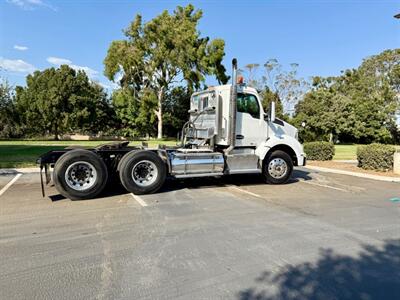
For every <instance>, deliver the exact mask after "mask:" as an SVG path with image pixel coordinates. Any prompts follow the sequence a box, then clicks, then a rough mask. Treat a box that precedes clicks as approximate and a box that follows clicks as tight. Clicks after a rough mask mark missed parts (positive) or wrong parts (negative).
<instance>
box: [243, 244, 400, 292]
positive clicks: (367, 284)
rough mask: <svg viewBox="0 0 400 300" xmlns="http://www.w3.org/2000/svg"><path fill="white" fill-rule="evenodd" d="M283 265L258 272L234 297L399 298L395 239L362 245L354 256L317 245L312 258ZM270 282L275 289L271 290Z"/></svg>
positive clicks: (399, 263)
mask: <svg viewBox="0 0 400 300" xmlns="http://www.w3.org/2000/svg"><path fill="white" fill-rule="evenodd" d="M284 269H285V270H283V271H281V272H279V273H278V274H276V273H274V274H271V273H270V272H268V271H266V272H264V273H262V274H261V275H260V276H259V277H258V278H256V279H255V285H254V286H253V287H250V288H248V289H245V290H243V291H240V292H239V294H238V299H240V300H273V299H274V300H275V299H288V300H291V299H296V300H305V299H307V300H317V299H349V300H350V299H368V300H375V299H376V300H377V299H400V240H399V239H397V240H394V239H393V240H386V241H385V243H384V245H383V246H382V247H377V246H371V245H363V247H362V250H361V251H360V253H359V255H358V256H357V257H352V256H347V255H341V254H335V253H334V251H333V250H332V249H321V250H320V257H319V258H318V260H317V261H316V262H306V263H301V264H298V265H288V266H286V267H285V268H284ZM271 286H274V287H276V288H277V290H275V289H273V290H274V292H271V290H272V289H271Z"/></svg>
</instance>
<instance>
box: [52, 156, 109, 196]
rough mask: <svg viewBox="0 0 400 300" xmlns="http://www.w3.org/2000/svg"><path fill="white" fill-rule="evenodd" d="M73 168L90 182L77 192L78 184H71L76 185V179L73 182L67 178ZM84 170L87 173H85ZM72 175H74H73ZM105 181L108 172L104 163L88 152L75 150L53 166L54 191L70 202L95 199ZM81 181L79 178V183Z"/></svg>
mask: <svg viewBox="0 0 400 300" xmlns="http://www.w3.org/2000/svg"><path fill="white" fill-rule="evenodd" d="M78 162H83V164H80V163H78ZM74 166H75V167H74ZM92 167H93V170H94V171H93V170H92ZM74 168H75V169H77V170H78V171H77V172H81V173H82V172H84V174H83V176H84V178H87V179H88V180H90V185H88V187H87V188H84V187H81V188H83V189H82V190H77V188H79V186H80V184H76V185H74V184H73V183H76V182H77V180H78V179H77V180H74V179H73V178H71V176H68V174H69V175H71V172H74ZM85 168H86V169H85ZM85 170H86V171H87V172H86V173H85ZM94 172H95V173H94ZM73 174H74V175H75V173H73ZM66 175H67V176H66ZM81 175H82V174H81ZM77 176H78V175H77ZM85 176H86V177H85ZM66 177H68V178H69V179H67V178H66ZM107 179H108V172H107V167H106V165H105V163H104V161H103V160H102V159H101V158H100V157H98V156H97V155H96V154H95V153H93V152H91V151H89V150H84V149H76V150H71V151H68V152H66V153H64V154H63V155H62V156H61V157H60V158H59V159H58V160H57V162H56V164H55V166H54V173H53V180H54V184H55V186H56V189H57V190H58V192H59V193H60V194H61V195H63V196H64V197H66V198H69V199H71V200H80V199H91V198H94V197H96V196H97V195H98V194H99V193H100V192H101V191H102V190H103V189H104V187H105V185H106V183H107ZM82 180H83V179H82V176H81V181H82ZM84 184H86V183H84ZM71 186H73V187H74V188H72V187H71Z"/></svg>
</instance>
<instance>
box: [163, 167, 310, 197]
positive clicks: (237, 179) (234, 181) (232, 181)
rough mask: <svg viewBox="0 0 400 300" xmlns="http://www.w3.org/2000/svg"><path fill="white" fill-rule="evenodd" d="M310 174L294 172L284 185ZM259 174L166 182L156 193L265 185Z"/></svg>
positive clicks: (299, 171)
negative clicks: (186, 189) (187, 189)
mask: <svg viewBox="0 0 400 300" xmlns="http://www.w3.org/2000/svg"><path fill="white" fill-rule="evenodd" d="M309 174H310V172H307V171H305V170H298V169H296V170H294V171H293V174H292V177H291V178H290V179H289V181H288V182H287V183H285V184H293V183H296V182H299V181H300V180H305V181H307V180H311V179H312V177H311V176H309ZM265 184H266V183H265V182H264V181H263V178H262V176H261V175H260V174H240V175H239V174H236V175H229V176H222V177H217V178H215V177H197V178H187V179H173V180H167V181H166V183H165V184H164V186H163V187H162V188H161V189H160V191H159V192H158V193H163V192H171V191H177V190H181V189H185V188H190V189H196V188H202V189H204V188H214V187H223V186H227V185H228V186H229V185H237V186H247V185H265Z"/></svg>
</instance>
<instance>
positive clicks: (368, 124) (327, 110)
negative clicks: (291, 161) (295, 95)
mask: <svg viewBox="0 0 400 300" xmlns="http://www.w3.org/2000/svg"><path fill="white" fill-rule="evenodd" d="M399 66H400V50H399V49H395V50H386V51H384V52H383V53H381V54H379V55H375V56H372V57H369V58H367V59H365V60H364V61H363V63H362V64H361V66H360V67H359V68H357V69H353V70H346V71H345V72H343V74H342V75H341V76H337V77H327V78H321V77H315V78H314V79H313V87H312V89H311V91H310V92H309V93H307V94H306V95H305V97H304V100H303V101H301V102H299V103H298V105H297V106H296V114H295V118H294V122H295V123H296V125H299V124H300V123H301V122H303V121H306V123H307V130H304V131H303V133H302V135H303V136H302V138H304V139H306V140H309V139H325V140H327V139H329V140H333V138H335V139H338V140H340V141H342V142H359V143H370V142H394V141H395V139H396V133H395V131H396V130H394V128H396V126H395V115H396V111H397V110H398V109H399V107H400V106H399V95H400V90H399V87H400V85H399V83H400V76H399V74H400V73H399V72H398V70H399Z"/></svg>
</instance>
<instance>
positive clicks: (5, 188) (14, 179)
mask: <svg viewBox="0 0 400 300" xmlns="http://www.w3.org/2000/svg"><path fill="white" fill-rule="evenodd" d="M21 176H22V174H17V175H16V176H15V177H14V178H13V179H11V181H10V182H9V183H7V184H6V185H5V187H3V188H2V189H1V190H0V196H1V195H3V194H4V193H5V192H6V191H7V190H8V189H9V187H10V186H12V185H13V184H14V183H15V182H16V181H17V180H18V178H20V177H21Z"/></svg>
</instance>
